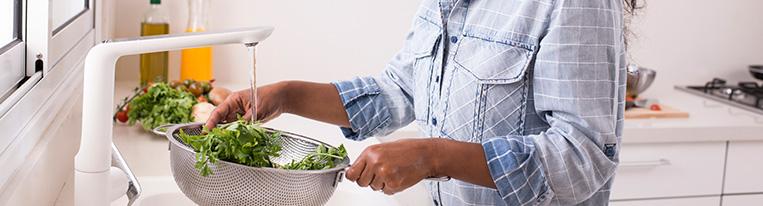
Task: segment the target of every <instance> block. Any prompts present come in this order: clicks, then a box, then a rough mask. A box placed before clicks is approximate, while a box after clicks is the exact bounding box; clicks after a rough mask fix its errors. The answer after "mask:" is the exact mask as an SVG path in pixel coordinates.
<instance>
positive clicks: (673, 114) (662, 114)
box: [625, 104, 689, 119]
mask: <svg viewBox="0 0 763 206" xmlns="http://www.w3.org/2000/svg"><path fill="white" fill-rule="evenodd" d="M660 107H662V110H660V111H652V110H650V109H649V108H630V109H627V110H625V119H651V118H657V119H663V118H689V113H688V112H684V111H681V110H678V109H676V108H673V107H670V106H667V105H664V104H660Z"/></svg>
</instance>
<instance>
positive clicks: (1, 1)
mask: <svg viewBox="0 0 763 206" xmlns="http://www.w3.org/2000/svg"><path fill="white" fill-rule="evenodd" d="M15 3H16V0H0V47H4V46H5V45H7V44H8V43H10V42H11V41H13V40H14V39H16V29H15V25H14V24H15V23H16V21H15V20H14V17H15V16H16V5H15Z"/></svg>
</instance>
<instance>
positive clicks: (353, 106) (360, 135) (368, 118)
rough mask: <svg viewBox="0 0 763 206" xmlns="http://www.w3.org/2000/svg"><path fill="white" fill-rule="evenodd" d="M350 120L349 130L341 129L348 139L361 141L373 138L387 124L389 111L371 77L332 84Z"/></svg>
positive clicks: (379, 89)
mask: <svg viewBox="0 0 763 206" xmlns="http://www.w3.org/2000/svg"><path fill="white" fill-rule="evenodd" d="M332 84H334V86H335V87H336V89H337V91H338V92H339V97H340V98H341V99H342V104H343V105H344V109H345V111H346V112H347V117H348V119H349V120H350V128H344V127H343V128H341V130H342V133H343V134H344V136H345V137H346V138H348V139H352V140H363V139H366V138H368V137H371V136H374V134H376V133H377V131H378V129H379V128H384V127H386V126H387V125H388V124H389V120H390V114H389V109H388V108H387V106H386V105H385V104H384V100H383V99H381V98H382V97H381V95H380V94H381V92H382V90H381V88H379V85H377V83H376V81H375V80H374V79H373V78H372V77H359V78H354V79H352V80H348V81H339V82H333V83H332Z"/></svg>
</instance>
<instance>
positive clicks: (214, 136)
mask: <svg viewBox="0 0 763 206" xmlns="http://www.w3.org/2000/svg"><path fill="white" fill-rule="evenodd" d="M204 131H205V133H206V134H203V135H189V134H186V133H184V132H183V131H182V130H181V131H180V135H179V136H180V140H182V141H183V142H184V143H185V144H186V145H188V146H190V147H191V148H193V149H194V150H195V151H196V152H197V154H196V164H195V167H196V169H197V170H199V173H200V174H201V175H202V176H208V175H210V174H212V169H211V168H210V163H211V164H214V163H216V162H217V161H218V160H224V161H228V162H234V163H238V164H243V165H247V166H252V167H273V168H281V169H291V170H320V169H329V168H333V167H335V166H336V164H337V163H339V162H341V161H342V160H344V158H346V157H347V150H346V149H345V148H344V145H340V146H339V147H338V148H328V147H326V146H324V145H318V147H316V150H315V153H311V154H309V155H307V156H306V157H305V158H303V159H302V160H301V161H299V162H297V161H294V160H292V162H291V163H289V164H286V165H283V166H280V165H277V164H275V163H273V162H272V161H271V158H274V157H278V156H279V155H280V152H281V138H280V137H281V134H279V133H274V132H267V131H266V130H265V128H263V127H261V126H260V125H259V124H249V123H246V122H245V121H244V120H238V121H236V122H232V123H229V124H226V125H219V126H218V127H216V128H214V129H212V130H211V131H210V130H208V129H207V128H204Z"/></svg>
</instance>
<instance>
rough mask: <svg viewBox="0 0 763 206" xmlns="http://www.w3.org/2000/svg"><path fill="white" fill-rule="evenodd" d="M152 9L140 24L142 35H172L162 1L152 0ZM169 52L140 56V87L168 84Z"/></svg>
mask: <svg viewBox="0 0 763 206" xmlns="http://www.w3.org/2000/svg"><path fill="white" fill-rule="evenodd" d="M150 3H151V8H150V9H149V10H148V11H147V12H146V14H145V15H144V17H143V21H142V22H141V23H140V35H141V36H151V35H161V34H169V33H170V24H169V16H168V15H167V13H166V12H165V11H164V9H163V8H162V6H161V4H162V1H161V0H150ZM168 67H169V52H166V51H164V52H153V53H145V54H141V55H140V85H142V86H145V85H147V84H149V83H153V82H167V73H168V70H169V68H168Z"/></svg>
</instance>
